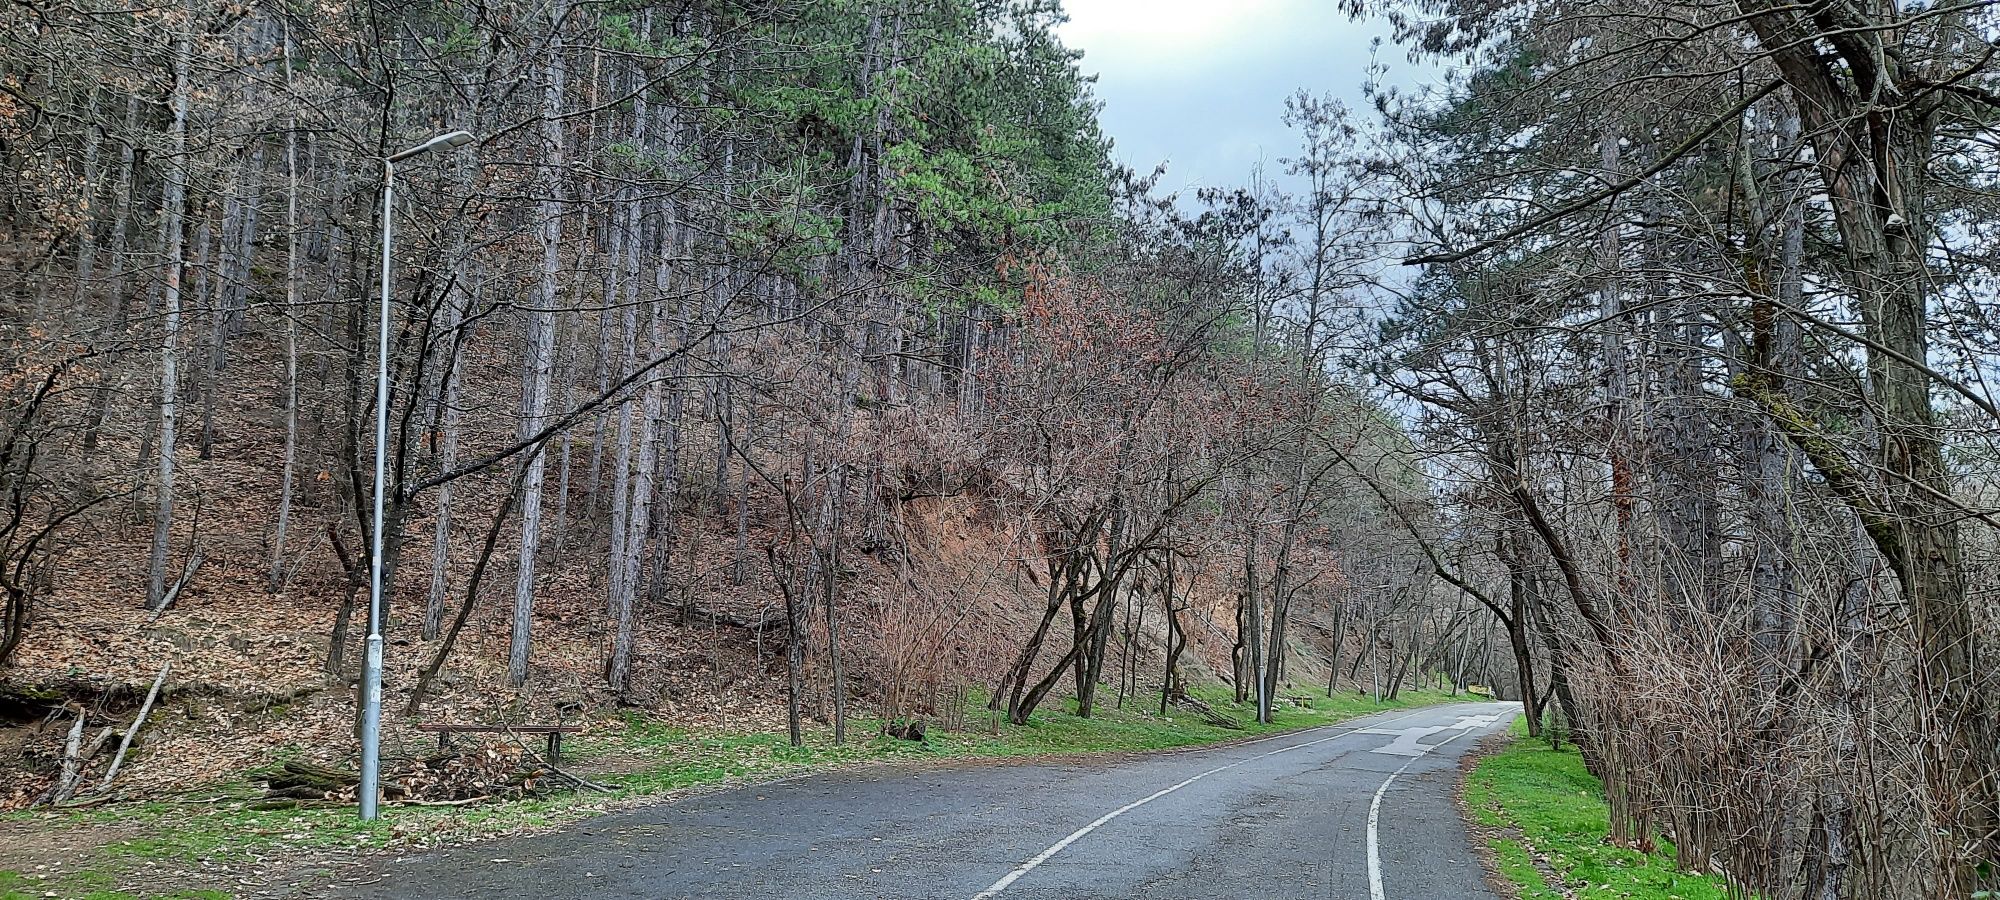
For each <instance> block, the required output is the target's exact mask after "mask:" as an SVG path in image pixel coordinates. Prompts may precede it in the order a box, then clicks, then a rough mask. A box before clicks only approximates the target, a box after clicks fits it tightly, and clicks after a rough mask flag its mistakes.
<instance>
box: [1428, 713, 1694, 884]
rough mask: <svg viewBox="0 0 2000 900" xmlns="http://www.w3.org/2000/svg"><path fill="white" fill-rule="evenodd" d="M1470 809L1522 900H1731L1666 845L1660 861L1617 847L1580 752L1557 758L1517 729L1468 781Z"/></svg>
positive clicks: (1598, 786)
mask: <svg viewBox="0 0 2000 900" xmlns="http://www.w3.org/2000/svg"><path fill="white" fill-rule="evenodd" d="M1464 801H1465V808H1466V812H1467V814H1468V815H1469V816H1470V818H1471V820H1472V824H1473V825H1474V826H1476V830H1477V831H1479V832H1481V833H1482V834H1484V835H1485V838H1486V846H1487V849H1488V850H1489V851H1490V852H1491V856H1490V859H1491V860H1492V863H1493V865H1494V868H1495V869H1496V870H1497V872H1498V875H1499V878H1500V884H1499V886H1500V887H1505V888H1509V889H1511V890H1512V891H1513V896H1515V897H1518V898H1520V900H1568V898H1574V897H1583V896H1592V897H1595V896H1600V893H1599V892H1602V894H1601V896H1607V897H1624V898H1629V900H1725V898H1728V897H1730V896H1731V894H1730V893H1729V890H1728V887H1727V885H1726V883H1725V882H1724V881H1723V880H1722V878H1720V877H1719V876H1713V875H1691V874H1688V873H1686V872H1682V871H1680V869H1679V867H1678V866H1677V865H1676V864H1675V862H1674V848H1673V845H1672V844H1669V843H1668V842H1666V841H1665V840H1660V841H1658V846H1659V849H1658V851H1657V852H1654V853H1643V852H1640V851H1638V850H1633V849H1629V848H1625V847H1620V846H1618V845H1616V844H1614V843H1612V842H1611V840H1610V815H1611V809H1610V807H1609V806H1607V805H1606V804H1605V802H1604V785H1603V784H1602V783H1601V782H1599V781H1598V780H1597V778H1596V777H1595V776H1593V775H1591V774H1590V772H1589V771H1588V770H1586V769H1585V768H1584V766H1583V756H1582V755H1581V754H1579V753H1578V752H1577V751H1576V749H1575V748H1574V747H1568V748H1566V749H1560V750H1552V749H1550V748H1549V744H1548V742H1547V741H1545V740H1542V739H1540V738H1534V739H1530V738H1529V737H1528V736H1527V723H1526V721H1525V720H1516V721H1515V723H1514V729H1513V735H1512V737H1511V739H1504V740H1503V742H1502V743H1501V744H1500V745H1499V747H1498V748H1497V749H1494V750H1493V751H1492V752H1490V753H1488V754H1486V755H1484V756H1483V757H1482V758H1480V759H1479V760H1478V762H1477V763H1476V764H1475V765H1473V766H1472V768H1471V770H1470V771H1469V772H1467V774H1466V778H1465V792H1464Z"/></svg>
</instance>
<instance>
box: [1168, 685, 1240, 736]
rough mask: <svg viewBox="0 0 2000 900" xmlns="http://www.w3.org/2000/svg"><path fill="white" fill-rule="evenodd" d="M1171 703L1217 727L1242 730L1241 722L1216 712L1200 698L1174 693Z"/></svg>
mask: <svg viewBox="0 0 2000 900" xmlns="http://www.w3.org/2000/svg"><path fill="white" fill-rule="evenodd" d="M1172 703H1173V705H1174V706H1175V707H1176V708H1179V709H1184V710H1187V711H1188V712H1191V713H1194V714H1196V715H1198V716H1201V718H1202V721H1204V722H1207V723H1208V724H1210V725H1213V726H1215V727H1217V728H1227V729H1229V730H1230V731H1242V730H1243V723H1242V722H1238V721H1236V720H1235V719H1232V718H1230V717H1228V716H1225V715H1223V714H1222V713H1219V712H1216V711H1215V707H1213V706H1209V705H1208V704H1206V703H1203V702H1201V701H1200V700H1196V699H1195V698H1193V697H1190V696H1188V695H1187V694H1178V695H1176V696H1175V697H1174V698H1173V700H1172Z"/></svg>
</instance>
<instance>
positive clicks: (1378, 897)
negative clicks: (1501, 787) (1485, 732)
mask: <svg viewBox="0 0 2000 900" xmlns="http://www.w3.org/2000/svg"><path fill="white" fill-rule="evenodd" d="M1461 721H1462V720H1461ZM1488 724H1491V723H1488ZM1479 727H1481V726H1473V727H1471V728H1466V729H1463V730H1461V731H1459V732H1458V733H1457V734H1454V735H1452V736H1451V737H1448V738H1445V739H1444V740H1441V741H1438V742H1437V743H1435V744H1431V745H1429V746H1427V747H1425V748H1424V752H1423V753H1421V754H1419V755H1418V756H1417V757H1416V759H1412V760H1410V761H1409V762H1406V763H1404V764H1403V767H1402V768H1401V769H1397V770H1396V771H1395V772H1394V773H1393V774H1391V775H1390V776H1389V777H1388V778H1386V779H1383V781H1382V786H1381V787H1378V788H1376V789H1375V799H1373V800H1370V801H1368V900H1388V897H1387V895H1386V894H1384V893H1383V892H1382V842H1381V838H1380V837H1379V836H1378V831H1377V825H1378V823H1380V822H1381V819H1382V795H1383V794H1386V793H1388V792H1389V785H1391V784H1393V783H1395V781H1396V779H1397V778H1398V777H1399V776H1401V775H1402V774H1403V770H1404V769H1408V768H1409V767H1411V766H1414V765H1416V764H1417V760H1418V759H1423V758H1424V757H1425V756H1428V755H1430V752H1431V751H1432V750H1436V749H1437V748H1439V747H1442V746H1444V745H1446V744H1449V743H1451V742H1452V741H1455V740H1458V739H1459V738H1462V737H1464V736H1466V735H1468V734H1471V733H1472V732H1473V731H1475V730H1477V729H1478V728H1479Z"/></svg>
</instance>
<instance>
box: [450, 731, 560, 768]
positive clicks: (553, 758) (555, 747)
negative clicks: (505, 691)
mask: <svg viewBox="0 0 2000 900" xmlns="http://www.w3.org/2000/svg"><path fill="white" fill-rule="evenodd" d="M417 730H418V731H434V732H437V736H438V747H439V748H440V749H449V748H450V747H451V736H452V735H454V734H511V735H523V734H540V735H546V736H547V737H548V742H549V765H552V766H559V765H562V736H563V735H565V734H575V733H577V732H579V731H582V730H583V726H581V725H453V724H449V723H443V722H433V723H429V724H424V725H418V726H417Z"/></svg>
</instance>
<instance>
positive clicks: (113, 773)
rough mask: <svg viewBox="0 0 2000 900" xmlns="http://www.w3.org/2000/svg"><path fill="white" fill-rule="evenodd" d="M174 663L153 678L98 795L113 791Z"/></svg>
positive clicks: (163, 667)
mask: <svg viewBox="0 0 2000 900" xmlns="http://www.w3.org/2000/svg"><path fill="white" fill-rule="evenodd" d="M173 669H174V661H173V660H171V659H169V660H167V662H166V664H165V665H162V666H160V674H159V675H157V676H155V677H154V678H153V687H152V689H151V690H149V691H147V692H146V702H145V703H143V704H141V705H140V706H139V714H138V715H136V716H133V717H132V727H130V728H127V729H125V737H124V738H123V739H121V740H119V742H118V755H117V756H113V757H111V768H110V769H107V770H105V772H104V780H103V781H100V782H98V783H97V793H99V794H105V793H109V792H110V791H111V781H112V779H115V778H117V777H118V769H119V768H120V767H121V766H123V765H125V753H126V752H127V751H129V750H131V749H132V738H133V736H135V735H137V734H138V733H139V727H140V726H142V725H145V724H146V715H147V714H148V713H151V712H152V711H153V701H155V700H158V699H160V685H162V684H165V683H166V682H167V673H168V672H171V671H173Z"/></svg>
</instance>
